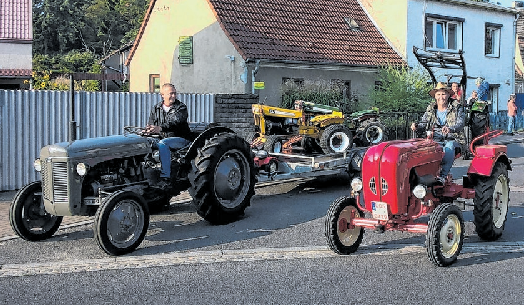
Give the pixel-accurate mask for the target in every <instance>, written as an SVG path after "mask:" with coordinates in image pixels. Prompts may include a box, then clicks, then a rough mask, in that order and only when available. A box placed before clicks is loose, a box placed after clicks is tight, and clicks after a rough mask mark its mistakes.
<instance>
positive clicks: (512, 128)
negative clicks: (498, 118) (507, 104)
mask: <svg viewBox="0 0 524 305" xmlns="http://www.w3.org/2000/svg"><path fill="white" fill-rule="evenodd" d="M513 131H515V117H514V116H508V133H511V132H513Z"/></svg>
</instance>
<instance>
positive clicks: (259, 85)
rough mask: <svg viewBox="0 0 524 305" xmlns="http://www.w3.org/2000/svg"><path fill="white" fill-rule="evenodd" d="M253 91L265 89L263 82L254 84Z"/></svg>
mask: <svg viewBox="0 0 524 305" xmlns="http://www.w3.org/2000/svg"><path fill="white" fill-rule="evenodd" d="M254 86H255V89H257V90H260V89H264V88H265V83H264V82H255V85H254Z"/></svg>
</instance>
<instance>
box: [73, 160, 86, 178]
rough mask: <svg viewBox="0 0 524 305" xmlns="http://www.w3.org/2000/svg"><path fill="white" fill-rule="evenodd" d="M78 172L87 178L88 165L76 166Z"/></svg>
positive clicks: (79, 164) (80, 164)
mask: <svg viewBox="0 0 524 305" xmlns="http://www.w3.org/2000/svg"><path fill="white" fill-rule="evenodd" d="M76 172H77V173H78V174H79V175H80V176H85V175H86V174H87V165H86V164H85V163H78V164H77V165H76Z"/></svg>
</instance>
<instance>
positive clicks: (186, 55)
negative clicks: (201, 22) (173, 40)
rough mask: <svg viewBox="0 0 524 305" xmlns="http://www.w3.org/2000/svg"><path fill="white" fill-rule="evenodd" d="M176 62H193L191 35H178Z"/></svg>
mask: <svg viewBox="0 0 524 305" xmlns="http://www.w3.org/2000/svg"><path fill="white" fill-rule="evenodd" d="M178 45H179V47H178V62H179V63H181V64H192V63H193V36H180V37H178Z"/></svg>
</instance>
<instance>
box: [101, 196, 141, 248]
mask: <svg viewBox="0 0 524 305" xmlns="http://www.w3.org/2000/svg"><path fill="white" fill-rule="evenodd" d="M148 227H149V209H148V207H147V204H146V203H145V201H144V199H143V198H142V197H141V196H140V195H138V194H136V193H133V192H131V191H118V192H115V193H113V194H111V195H110V196H109V197H107V198H106V199H104V201H103V202H102V204H101V205H100V207H99V208H98V210H97V212H96V214H95V220H94V224H93V231H94V235H95V239H96V241H97V243H98V245H99V246H100V248H101V249H102V250H104V252H106V253H107V254H109V255H115V256H117V255H123V254H127V253H130V252H132V251H134V250H135V249H136V248H137V247H138V246H139V245H140V243H141V242H142V241H143V240H144V237H145V236H146V233H147V229H148Z"/></svg>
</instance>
